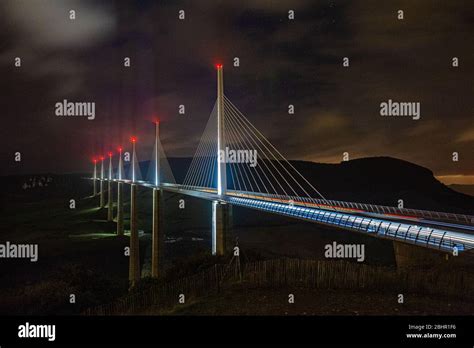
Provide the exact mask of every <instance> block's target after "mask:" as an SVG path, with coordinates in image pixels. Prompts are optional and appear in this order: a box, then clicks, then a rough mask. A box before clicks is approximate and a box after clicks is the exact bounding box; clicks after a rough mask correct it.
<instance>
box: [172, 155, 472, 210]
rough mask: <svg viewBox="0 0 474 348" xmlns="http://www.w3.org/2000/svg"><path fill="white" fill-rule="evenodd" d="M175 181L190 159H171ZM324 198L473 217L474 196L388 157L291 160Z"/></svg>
mask: <svg viewBox="0 0 474 348" xmlns="http://www.w3.org/2000/svg"><path fill="white" fill-rule="evenodd" d="M169 162H170V166H171V167H172V168H173V173H174V175H175V177H176V180H177V181H178V182H181V181H182V179H184V175H185V174H186V171H187V168H188V166H189V164H190V159H189V158H171V159H170V160H169ZM290 162H291V163H292V164H293V165H294V166H295V168H296V169H298V171H300V173H301V174H302V175H303V176H304V177H305V178H306V179H307V180H308V181H309V182H310V183H311V184H313V185H314V186H315V187H316V188H317V189H318V190H319V191H320V192H321V193H322V194H323V195H324V196H325V197H326V198H327V199H335V200H345V201H355V202H361V203H374V204H383V205H390V206H396V205H397V204H398V200H399V199H403V201H404V205H405V207H407V208H418V209H427V210H442V211H447V212H458V213H466V214H474V197H471V196H469V195H466V194H463V193H460V192H457V191H454V190H453V189H451V188H449V187H448V186H446V185H444V184H443V183H441V182H440V181H438V180H437V179H436V178H435V177H434V175H433V172H432V171H431V170H429V169H427V168H424V167H421V166H418V165H416V164H413V163H410V162H407V161H403V160H399V159H396V158H391V157H369V158H362V159H355V160H351V161H347V162H341V163H339V164H323V163H314V162H307V161H290Z"/></svg>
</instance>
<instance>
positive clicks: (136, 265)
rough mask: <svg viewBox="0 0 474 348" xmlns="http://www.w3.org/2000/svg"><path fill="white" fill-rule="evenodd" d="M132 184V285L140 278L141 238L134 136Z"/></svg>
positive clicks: (130, 275) (130, 271)
mask: <svg viewBox="0 0 474 348" xmlns="http://www.w3.org/2000/svg"><path fill="white" fill-rule="evenodd" d="M131 141H132V151H133V153H132V185H131V187H130V257H129V273H128V277H129V280H130V283H131V286H134V285H136V283H137V282H138V281H139V280H140V276H141V275H140V240H139V236H138V224H137V183H136V168H135V165H136V163H135V162H136V149H135V143H136V141H137V140H136V138H135V137H132V139H131Z"/></svg>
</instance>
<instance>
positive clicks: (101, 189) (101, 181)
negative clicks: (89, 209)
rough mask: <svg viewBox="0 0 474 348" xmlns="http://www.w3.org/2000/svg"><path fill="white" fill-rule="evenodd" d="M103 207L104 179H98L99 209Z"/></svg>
mask: <svg viewBox="0 0 474 348" xmlns="http://www.w3.org/2000/svg"><path fill="white" fill-rule="evenodd" d="M103 207H105V192H104V179H100V208H103Z"/></svg>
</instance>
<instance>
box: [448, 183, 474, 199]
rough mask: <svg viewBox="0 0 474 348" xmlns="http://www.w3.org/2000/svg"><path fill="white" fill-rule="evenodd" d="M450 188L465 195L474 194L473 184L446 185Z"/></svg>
mask: <svg viewBox="0 0 474 348" xmlns="http://www.w3.org/2000/svg"><path fill="white" fill-rule="evenodd" d="M448 187H449V188H450V189H452V190H454V191H457V192H461V193H464V194H466V195H470V196H474V185H459V184H452V185H449V186H448Z"/></svg>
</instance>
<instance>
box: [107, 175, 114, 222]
mask: <svg viewBox="0 0 474 348" xmlns="http://www.w3.org/2000/svg"><path fill="white" fill-rule="evenodd" d="M107 190H108V199H107V221H113V219H114V202H113V199H112V181H111V180H109V181H107Z"/></svg>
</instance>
